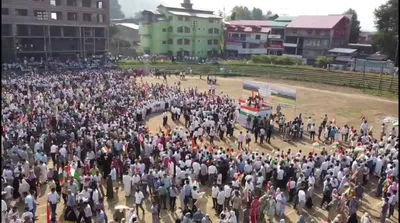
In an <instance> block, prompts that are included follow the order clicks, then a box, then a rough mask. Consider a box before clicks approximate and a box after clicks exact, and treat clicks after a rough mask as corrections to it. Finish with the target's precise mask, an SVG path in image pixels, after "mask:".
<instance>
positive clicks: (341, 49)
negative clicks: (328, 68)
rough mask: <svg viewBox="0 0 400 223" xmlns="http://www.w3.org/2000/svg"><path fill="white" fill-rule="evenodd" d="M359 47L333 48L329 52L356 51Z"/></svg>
mask: <svg viewBox="0 0 400 223" xmlns="http://www.w3.org/2000/svg"><path fill="white" fill-rule="evenodd" d="M356 51H357V49H348V48H333V49H331V50H329V51H328V52H329V53H349V54H350V53H354V52H356Z"/></svg>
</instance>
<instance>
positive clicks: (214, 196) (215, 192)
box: [211, 184, 219, 209]
mask: <svg viewBox="0 0 400 223" xmlns="http://www.w3.org/2000/svg"><path fill="white" fill-rule="evenodd" d="M218 192H219V188H218V186H217V184H214V185H213V186H212V188H211V197H212V200H213V208H214V209H216V208H217V196H218Z"/></svg>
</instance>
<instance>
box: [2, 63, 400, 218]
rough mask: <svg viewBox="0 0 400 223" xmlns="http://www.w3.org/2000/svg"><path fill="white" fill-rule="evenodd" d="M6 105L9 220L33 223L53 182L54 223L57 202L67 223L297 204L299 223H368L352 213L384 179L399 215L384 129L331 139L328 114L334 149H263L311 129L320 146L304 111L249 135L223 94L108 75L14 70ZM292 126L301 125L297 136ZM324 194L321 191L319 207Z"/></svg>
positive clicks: (263, 212) (393, 145) (279, 211)
mask: <svg viewBox="0 0 400 223" xmlns="http://www.w3.org/2000/svg"><path fill="white" fill-rule="evenodd" d="M1 100H2V103H1V104H2V125H3V126H2V162H1V163H2V165H1V168H2V169H1V171H2V177H1V180H2V184H1V185H2V222H10V223H17V222H35V221H37V217H38V216H37V213H36V210H37V208H38V202H37V200H38V196H39V195H40V193H41V188H43V187H46V186H47V187H48V188H50V192H49V193H48V194H47V195H46V196H47V198H46V200H47V204H46V206H47V207H48V208H47V209H48V214H47V216H48V222H56V221H57V219H58V218H59V217H60V216H58V215H57V213H59V212H57V209H59V208H60V207H64V209H63V212H64V215H63V219H62V220H63V221H65V222H93V221H94V222H98V223H105V222H118V223H119V222H127V223H135V222H137V221H138V220H139V219H143V218H144V215H145V212H146V211H150V213H151V216H152V222H153V223H157V222H160V221H161V220H160V212H162V211H171V212H175V211H177V210H178V209H179V210H181V213H182V214H181V216H180V217H179V218H177V219H176V222H183V223H192V222H201V223H209V222H215V220H213V219H215V218H217V219H219V222H222V223H239V222H244V223H248V222H252V223H256V222H257V223H258V222H267V221H270V222H275V221H276V219H278V221H279V222H284V221H285V220H284V218H283V217H284V215H285V209H286V207H287V206H288V205H289V204H292V205H293V207H294V208H295V209H296V211H297V213H298V215H299V216H300V217H299V220H298V222H300V223H303V222H306V218H305V214H306V213H307V209H312V208H313V207H314V206H316V205H317V206H320V207H321V208H323V209H326V210H327V211H328V217H327V219H328V221H329V222H335V223H342V222H350V223H353V222H362V223H372V222H376V221H374V220H373V219H372V216H370V215H369V214H368V213H365V214H364V215H363V216H362V218H361V219H359V218H358V217H357V213H358V212H359V208H360V206H361V202H362V200H363V196H364V189H363V188H364V186H366V185H368V184H369V182H370V180H369V179H370V177H371V178H378V184H377V189H376V196H377V197H380V198H382V206H381V216H380V220H379V222H382V223H383V222H385V219H386V218H389V217H392V216H393V213H394V210H395V206H396V205H397V202H398V193H397V191H398V184H397V182H398V177H397V176H398V136H397V132H396V131H390V132H387V130H386V129H385V128H382V131H383V132H382V134H381V138H380V139H373V138H372V137H371V135H370V134H369V133H368V131H367V130H368V127H367V128H366V126H365V125H364V124H366V123H367V122H364V123H363V124H362V125H361V127H360V129H357V128H347V130H348V132H343V131H336V132H335V129H339V127H338V126H337V125H336V124H335V122H329V121H328V119H327V117H326V119H324V120H323V121H322V123H321V126H322V127H323V128H322V130H321V132H319V134H318V138H319V137H320V135H321V134H322V133H323V134H325V135H326V136H327V137H325V140H326V142H327V144H328V145H330V146H326V147H323V146H322V145H319V144H318V143H314V144H313V146H314V149H313V152H311V153H308V154H305V153H303V152H302V151H292V150H290V149H284V148H280V149H275V150H274V151H272V152H271V153H265V152H260V151H258V150H252V145H254V143H263V141H262V140H261V141H258V140H257V139H258V138H259V137H260V138H261V137H264V134H265V132H269V133H270V136H269V137H271V134H272V132H276V134H280V133H283V135H284V137H285V134H287V136H288V137H289V138H290V137H302V135H303V132H304V131H305V132H308V133H309V134H310V138H311V139H314V138H312V137H313V135H315V132H316V128H315V123H313V121H312V119H311V117H310V118H309V120H308V122H307V127H306V130H304V124H303V122H302V117H301V115H299V116H298V117H296V119H294V120H293V121H291V122H287V121H286V120H285V118H284V115H283V114H282V113H281V112H280V111H279V112H278V114H279V115H277V114H276V115H272V116H270V117H265V120H264V121H262V120H261V119H256V120H257V121H254V122H253V128H252V129H249V130H248V131H247V132H246V133H245V134H243V132H242V131H239V132H237V130H236V129H235V124H236V121H237V110H238V109H240V107H239V106H238V103H237V101H235V100H234V99H232V98H229V96H228V95H225V94H222V93H221V94H219V95H218V94H215V90H214V91H208V92H200V91H199V90H198V89H197V88H188V89H183V88H182V87H181V85H180V83H179V82H178V83H174V84H170V85H168V84H166V83H163V84H149V83H147V82H146V78H138V77H137V75H136V74H135V73H133V72H126V71H123V70H113V69H102V70H91V71H70V72H68V74H66V72H65V71H64V72H62V73H58V72H48V73H45V74H42V75H32V74H26V75H13V74H8V75H5V76H3V77H2V99H1ZM152 113H160V114H162V116H163V122H162V123H160V124H159V126H157V131H153V132H151V131H149V127H148V125H146V120H147V118H148V117H149V115H150V114H152ZM170 119H171V120H170ZM281 120H283V121H281ZM310 120H311V121H310ZM172 123H175V124H176V125H177V127H171V126H172ZM287 125H288V126H287ZM284 126H285V127H284ZM293 126H300V127H301V129H302V130H301V134H300V135H297V133H296V131H293V129H294V130H297V129H296V128H293ZM344 128H346V127H344ZM235 131H236V132H235ZM318 131H319V130H318ZM332 132H334V133H335V134H333V133H332ZM336 133H338V134H342V136H343V139H344V138H346V140H343V141H342V140H341V138H340V137H336ZM253 137H254V138H255V142H252V140H253ZM217 140H219V141H223V142H225V143H226V144H228V145H229V146H228V147H221V146H218V145H217V143H216V141H217ZM231 141H236V142H237V143H236V144H232V145H231V144H230V142H231ZM339 141H342V142H339ZM219 145H221V144H219ZM320 146H321V147H320ZM373 181H375V180H373ZM205 188H211V190H210V191H211V193H210V194H208V195H209V197H210V202H211V198H212V204H213V208H214V209H215V213H207V212H206V210H201V207H200V206H201V205H200V204H201V201H202V200H204V199H206V198H204V195H205V193H206V189H205ZM317 188H318V189H322V193H323V194H322V202H321V203H320V204H316V205H315V204H314V202H313V201H314V200H315V197H314V192H315V190H316V189H317ZM121 189H123V191H124V193H125V196H126V197H132V199H133V200H134V202H133V203H132V204H131V205H132V207H129V208H130V209H129V210H128V213H126V215H121V214H119V212H117V211H115V214H114V216H107V215H106V207H105V201H106V200H113V199H114V198H115V196H117V195H115V194H116V193H119V191H120V190H121ZM286 191H287V192H286ZM61 198H62V199H63V201H64V205H62V204H61ZM177 200H179V202H176V201H177ZM145 202H150V203H151V205H150V206H151V208H150V209H149V210H145V208H144V203H145ZM21 205H22V206H23V208H24V209H23V210H24V211H23V213H20V209H18V207H20V206H21ZM214 214H216V215H217V217H211V216H213V215H214ZM307 222H311V221H307Z"/></svg>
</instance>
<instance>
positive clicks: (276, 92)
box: [243, 81, 297, 108]
mask: <svg viewBox="0 0 400 223" xmlns="http://www.w3.org/2000/svg"><path fill="white" fill-rule="evenodd" d="M243 90H247V91H253V92H259V93H260V95H261V96H262V97H263V98H264V102H265V103H267V104H271V105H278V104H280V105H281V107H284V108H295V107H296V98H297V91H296V89H294V88H288V87H281V86H277V85H273V84H263V83H256V82H250V81H244V82H243Z"/></svg>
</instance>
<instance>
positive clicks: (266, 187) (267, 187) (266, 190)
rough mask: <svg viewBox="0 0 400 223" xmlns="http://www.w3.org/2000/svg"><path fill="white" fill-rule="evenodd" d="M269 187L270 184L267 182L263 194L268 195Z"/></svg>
mask: <svg viewBox="0 0 400 223" xmlns="http://www.w3.org/2000/svg"><path fill="white" fill-rule="evenodd" d="M269 187H270V183H269V181H268V183H267V186H265V192H266V193H268V190H269Z"/></svg>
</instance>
